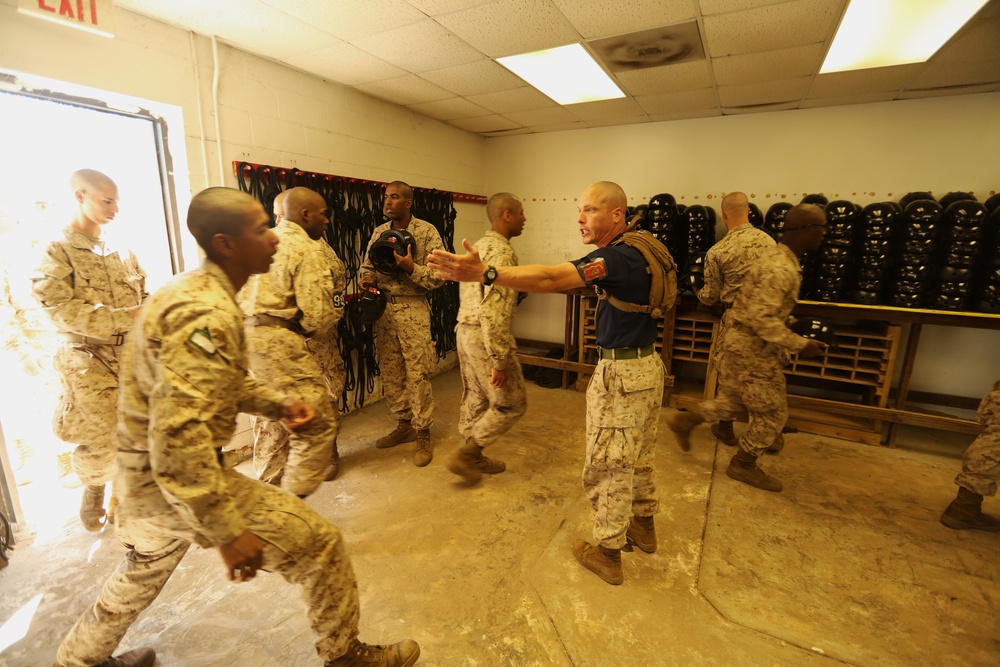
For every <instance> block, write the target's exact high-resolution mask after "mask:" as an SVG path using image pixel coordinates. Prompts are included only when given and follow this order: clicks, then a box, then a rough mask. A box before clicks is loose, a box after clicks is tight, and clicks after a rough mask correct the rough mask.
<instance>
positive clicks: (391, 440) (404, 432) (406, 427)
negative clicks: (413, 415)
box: [375, 419, 417, 449]
mask: <svg viewBox="0 0 1000 667" xmlns="http://www.w3.org/2000/svg"><path fill="white" fill-rule="evenodd" d="M416 436H417V432H416V431H414V430H413V427H412V426H410V420H409V419H400V420H399V421H398V422H396V430H394V431H393V432H392V433H389V434H388V435H383V436H382V437H381V438H379V439H378V440H376V441H375V446H376V447H378V448H379V449H388V448H389V447H395V446H396V445H399V444H402V443H404V442H412V441H413V440H414V438H416Z"/></svg>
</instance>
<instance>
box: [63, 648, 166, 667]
mask: <svg viewBox="0 0 1000 667" xmlns="http://www.w3.org/2000/svg"><path fill="white" fill-rule="evenodd" d="M154 662H156V652H155V651H154V650H153V649H151V648H137V649H132V650H131V651H126V652H125V653H122V654H121V655H119V656H116V657H114V658H108V659H107V660H105V661H104V662H102V663H100V664H99V665H96V666H95V667H152V666H153V663H154ZM53 667H62V665H61V663H58V662H57V663H56V664H55V665H53Z"/></svg>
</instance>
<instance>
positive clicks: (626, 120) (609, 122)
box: [584, 114, 650, 127]
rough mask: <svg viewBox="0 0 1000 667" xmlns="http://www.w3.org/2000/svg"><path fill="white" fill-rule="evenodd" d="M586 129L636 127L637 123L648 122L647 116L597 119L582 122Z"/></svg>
mask: <svg viewBox="0 0 1000 667" xmlns="http://www.w3.org/2000/svg"><path fill="white" fill-rule="evenodd" d="M584 122H585V123H586V124H587V127H617V126H619V125H638V124H639V123H648V122H650V118H649V116H647V115H646V114H642V115H639V116H620V117H618V118H597V119H594V120H587V121H584Z"/></svg>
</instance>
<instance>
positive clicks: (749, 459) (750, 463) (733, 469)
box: [726, 449, 781, 493]
mask: <svg viewBox="0 0 1000 667" xmlns="http://www.w3.org/2000/svg"><path fill="white" fill-rule="evenodd" d="M726 475H727V476H728V477H730V478H732V479H735V480H736V481H738V482H743V483H744V484H749V485H750V486H755V487H757V488H758V489H763V490H764V491H774V492H775V493H777V492H779V491H781V481H780V480H777V479H775V478H774V477H771V476H770V475H768V474H767V473H766V472H764V471H763V470H761V469H760V468H758V467H757V458H756V457H755V456H753V455H751V454H749V453H747V452H745V451H743V450H742V449H740V451H738V452H736V455H735V456H733V458H732V460H730V461H729V467H728V468H726Z"/></svg>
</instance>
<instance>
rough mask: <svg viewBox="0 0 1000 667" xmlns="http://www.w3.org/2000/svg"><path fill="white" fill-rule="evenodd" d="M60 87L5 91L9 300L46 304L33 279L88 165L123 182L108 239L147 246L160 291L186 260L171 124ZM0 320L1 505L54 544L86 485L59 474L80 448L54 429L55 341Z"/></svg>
mask: <svg viewBox="0 0 1000 667" xmlns="http://www.w3.org/2000/svg"><path fill="white" fill-rule="evenodd" d="M48 92H50V91H43V92H42V93H39V92H37V91H34V90H32V91H30V92H3V91H0V117H2V118H3V119H4V122H3V124H2V126H0V146H2V147H3V155H4V159H3V160H2V162H0V265H2V268H3V270H4V272H5V274H6V276H7V280H6V283H7V284H8V286H9V289H7V290H5V291H6V293H5V294H4V295H3V296H4V298H7V297H11V298H12V300H17V301H18V302H19V303H18V305H20V306H33V305H34V303H33V300H32V298H31V296H30V277H31V275H32V273H33V271H34V268H35V267H36V266H37V259H38V257H39V253H40V252H41V250H42V249H44V247H45V245H46V244H47V243H48V241H49V240H51V239H54V238H56V237H57V236H58V235H59V234H60V233H61V230H62V228H63V227H65V226H66V225H67V224H68V223H69V221H70V218H71V216H72V213H73V210H74V207H75V201H74V199H73V196H72V192H71V191H70V187H69V176H70V174H72V173H73V172H74V171H76V170H77V169H83V168H88V169H96V170H98V171H101V172H104V173H105V174H107V175H108V176H110V177H111V178H112V179H113V180H114V181H115V182H116V183H117V185H118V188H119V195H120V202H119V206H120V212H119V214H118V216H117V217H116V218H115V220H114V222H112V223H111V224H109V225H108V226H107V229H106V230H104V234H103V235H102V236H103V237H104V239H105V242H106V243H107V244H108V246H109V247H113V248H127V249H130V250H132V251H133V252H134V253H135V255H136V257H137V258H138V259H139V262H140V264H141V265H142V267H143V269H144V270H145V271H146V273H147V275H148V279H147V288H148V289H149V290H150V291H153V290H155V289H156V288H157V287H159V286H160V285H161V284H163V283H164V282H165V281H166V280H167V279H169V278H170V276H171V275H173V274H174V273H175V272H177V271H178V270H180V269H181V268H182V267H183V265H182V260H181V258H180V256H179V254H180V253H179V252H178V248H179V246H178V243H179V241H178V239H177V220H176V215H175V214H174V211H176V208H177V206H176V201H175V197H174V196H173V194H172V191H173V188H172V184H171V180H170V178H171V176H170V174H169V173H168V169H167V168H166V165H167V164H170V162H171V161H170V159H169V154H168V152H167V146H166V142H165V135H166V133H165V127H164V124H163V121H162V120H161V119H159V118H157V117H156V116H154V115H153V114H151V113H149V112H148V111H145V110H142V109H137V110H136V111H135V112H122V111H119V110H114V109H109V108H107V107H106V106H103V108H102V104H101V103H100V101H99V100H95V99H74V98H67V97H64V96H61V95H58V94H51V95H49V94H46V93H48ZM173 129H175V130H180V128H173ZM179 135H180V136H183V132H182V131H181V132H180V133H179ZM14 310H16V308H15V309H14ZM22 320H23V318H22ZM27 320H28V321H29V326H35V325H37V326H47V323H46V321H45V318H44V316H41V317H39V316H38V314H35V316H34V317H30V316H29V317H28V318H27ZM0 327H4V328H5V330H4V331H3V332H2V334H3V349H0V373H2V375H0V383H2V385H3V393H4V396H5V400H4V401H0V506H2V507H3V509H4V512H5V513H6V514H7V515H8V516H9V517H10V519H11V520H12V521H13V522H14V523H15V525H16V527H17V529H18V531H19V532H20V533H21V535H20V536H19V537H20V539H24V537H25V536H26V535H25V531H27V535H30V536H31V537H32V538H33V539H35V540H36V541H39V540H40V541H46V540H47V539H49V538H51V537H54V536H55V535H56V534H58V533H59V532H60V531H61V530H62V529H63V527H64V526H65V525H66V523H67V522H68V521H75V520H76V514H77V512H78V510H79V502H80V493H81V491H80V489H79V488H74V486H75V485H74V484H73V481H72V479H67V478H66V477H64V478H63V479H62V483H60V480H59V476H58V464H57V461H58V459H59V455H60V454H63V455H65V453H66V452H67V451H69V450H70V449H71V448H72V447H71V445H67V444H65V443H61V442H59V441H58V440H57V439H56V438H55V436H54V435H53V434H52V426H51V424H52V416H53V413H54V407H55V402H56V399H57V396H58V391H59V382H58V379H57V378H56V377H55V375H54V373H53V371H52V367H51V354H53V353H54V349H52V348H53V341H52V338H51V336H49V337H48V339H46V337H45V336H44V335H41V336H38V337H35V336H33V335H25V334H24V331H23V329H24V326H23V321H14V322H11V321H9V319H8V318H4V319H3V320H2V321H0ZM19 327H20V329H19ZM24 343H31V344H30V345H22V344H24ZM46 346H48V347H46ZM64 460H65V459H64ZM70 478H72V473H71V474H70Z"/></svg>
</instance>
